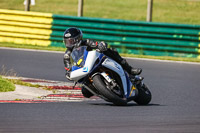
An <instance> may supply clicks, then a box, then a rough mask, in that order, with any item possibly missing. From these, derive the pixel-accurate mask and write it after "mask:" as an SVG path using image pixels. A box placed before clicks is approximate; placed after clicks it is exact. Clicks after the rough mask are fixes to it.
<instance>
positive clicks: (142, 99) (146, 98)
mask: <svg viewBox="0 0 200 133" xmlns="http://www.w3.org/2000/svg"><path fill="white" fill-rule="evenodd" d="M137 88H138V96H137V97H136V99H135V100H134V101H135V102H136V103H137V104H139V105H147V104H149V102H150V101H151V98H152V96H151V92H150V91H149V89H148V87H147V86H146V85H145V84H143V85H142V86H138V87H137Z"/></svg>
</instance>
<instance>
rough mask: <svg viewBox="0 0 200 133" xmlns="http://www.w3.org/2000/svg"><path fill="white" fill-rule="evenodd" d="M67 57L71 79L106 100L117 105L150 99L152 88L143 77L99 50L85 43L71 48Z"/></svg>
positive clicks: (141, 102)
mask: <svg viewBox="0 0 200 133" xmlns="http://www.w3.org/2000/svg"><path fill="white" fill-rule="evenodd" d="M70 61H71V64H72V71H71V73H70V75H69V78H70V80H73V81H75V82H76V83H80V84H82V87H84V88H85V89H87V90H88V91H89V92H90V93H92V94H93V95H96V96H98V97H100V98H102V99H104V100H105V101H108V102H112V103H113V104H114V105H119V106H124V105H127V103H128V102H130V101H135V102H136V103H137V104H139V105H147V104H148V103H149V102H150V101H151V92H150V91H149V89H148V87H147V86H146V85H145V84H144V83H143V81H142V80H143V78H142V77H140V76H137V75H136V76H132V75H129V74H128V73H127V72H126V71H125V70H123V68H122V67H121V65H120V64H118V63H117V62H116V61H114V60H112V59H111V58H109V57H107V56H105V55H104V54H103V53H100V52H99V51H98V50H93V51H88V50H87V46H80V47H78V48H74V49H73V51H72V53H71V59H70Z"/></svg>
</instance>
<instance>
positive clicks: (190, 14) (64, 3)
mask: <svg viewBox="0 0 200 133" xmlns="http://www.w3.org/2000/svg"><path fill="white" fill-rule="evenodd" d="M23 1H24V0H0V3H1V4H0V8H2V9H12V10H24V5H23ZM77 3H78V0H51V1H49V0H36V5H35V6H31V11H36V12H48V13H53V14H63V15H70V16H76V15H77ZM146 12H147V0H84V13H83V14H84V16H85V17H97V18H113V19H125V20H137V21H145V20H146ZM153 21H154V22H165V23H182V24H200V1H195V0H154V7H153Z"/></svg>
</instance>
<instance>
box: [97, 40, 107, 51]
mask: <svg viewBox="0 0 200 133" xmlns="http://www.w3.org/2000/svg"><path fill="white" fill-rule="evenodd" d="M97 47H98V49H99V50H100V52H103V51H106V50H107V49H108V48H107V43H105V42H100V43H99V44H98V46H97Z"/></svg>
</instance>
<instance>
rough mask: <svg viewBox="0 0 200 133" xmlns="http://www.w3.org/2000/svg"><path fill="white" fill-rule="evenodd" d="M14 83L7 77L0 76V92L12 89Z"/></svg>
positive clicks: (13, 88)
mask: <svg viewBox="0 0 200 133" xmlns="http://www.w3.org/2000/svg"><path fill="white" fill-rule="evenodd" d="M14 90H15V85H14V84H13V83H12V82H10V81H9V80H7V79H4V78H2V76H0V92H8V91H14Z"/></svg>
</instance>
